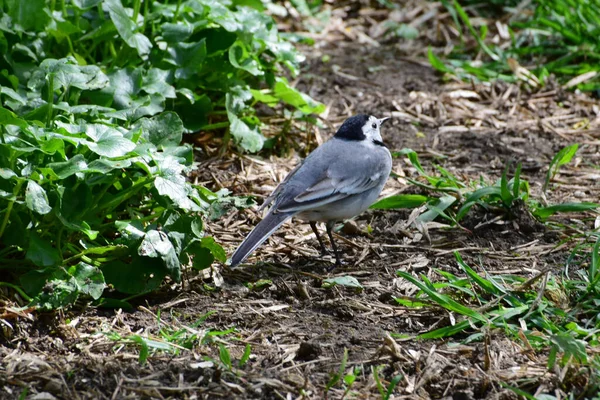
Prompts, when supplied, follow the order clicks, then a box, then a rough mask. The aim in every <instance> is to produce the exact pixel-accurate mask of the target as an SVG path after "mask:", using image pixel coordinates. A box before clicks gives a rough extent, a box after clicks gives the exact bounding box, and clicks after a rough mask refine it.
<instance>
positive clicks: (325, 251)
mask: <svg viewBox="0 0 600 400" xmlns="http://www.w3.org/2000/svg"><path fill="white" fill-rule="evenodd" d="M309 224H310V227H311V228H312V230H313V232H314V233H315V236H316V237H317V240H318V241H319V245H320V246H321V254H327V249H326V248H325V243H323V239H321V235H319V230H318V229H317V223H316V222H314V221H310V222H309Z"/></svg>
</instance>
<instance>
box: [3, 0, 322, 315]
mask: <svg viewBox="0 0 600 400" xmlns="http://www.w3.org/2000/svg"><path fill="white" fill-rule="evenodd" d="M242 3H243V4H242ZM244 4H246V5H244ZM0 9H1V10H2V11H3V14H2V15H3V17H2V22H1V23H0V49H2V54H3V57H1V58H0V99H1V101H2V106H1V107H0V130H1V131H2V135H1V137H0V177H1V178H2V179H1V180H0V210H1V211H0V262H1V263H2V268H3V269H7V270H9V271H10V272H11V274H12V277H13V279H18V281H19V282H20V285H21V286H22V287H23V289H24V291H25V293H26V296H27V297H24V298H25V299H27V298H29V297H32V298H33V302H34V303H35V304H37V305H38V306H41V307H45V308H56V307H61V306H65V305H67V304H70V303H72V302H73V301H75V300H76V299H77V297H78V296H79V295H80V294H83V295H86V296H89V297H91V298H92V299H96V300H97V299H99V298H100V297H101V296H102V295H103V293H104V290H105V288H107V287H110V288H111V289H116V290H117V291H119V292H122V293H125V294H128V295H131V296H130V298H131V297H133V296H136V295H140V294H144V293H148V292H150V291H152V290H154V289H156V288H157V287H158V286H159V285H160V284H161V282H162V281H163V280H164V278H165V277H170V278H171V279H173V280H174V281H179V279H180V276H181V266H182V265H192V266H193V267H194V268H197V269H202V268H206V267H208V266H209V265H210V264H211V263H212V262H213V261H214V260H218V261H221V262H223V261H225V258H226V257H225V253H224V251H223V249H222V248H221V247H220V246H219V245H218V244H217V243H216V242H215V241H214V239H212V238H210V237H207V236H205V235H204V232H203V224H204V222H203V220H204V219H206V218H208V219H214V218H218V217H220V216H221V215H223V214H224V213H225V212H227V210H228V209H229V208H231V207H238V208H243V207H247V206H248V205H250V204H252V202H251V201H250V200H249V199H238V198H233V197H231V196H229V194H228V192H227V191H220V192H217V193H213V192H211V191H210V190H207V189H206V188H203V187H199V186H195V185H192V184H190V183H189V182H187V181H186V179H185V174H186V173H187V172H188V171H189V170H190V169H192V168H193V166H194V164H193V152H192V148H191V146H189V145H181V142H182V138H183V136H184V135H185V134H186V133H189V132H196V131H198V130H202V131H220V132H223V133H224V135H223V139H224V141H223V144H224V145H226V144H227V142H228V141H229V138H232V139H233V141H234V142H235V143H236V144H237V145H238V146H239V147H240V148H241V149H243V150H247V151H258V150H260V149H261V147H262V145H263V143H264V140H265V139H264V137H263V136H262V135H261V134H260V132H259V127H260V125H261V124H262V122H261V121H260V119H259V118H257V116H256V115H255V113H254V109H253V107H252V106H253V105H254V104H255V103H256V102H258V101H263V102H265V103H267V104H269V105H272V106H275V105H276V104H279V103H284V104H287V105H288V107H289V108H290V109H291V110H290V118H307V117H308V116H309V114H310V113H312V112H319V110H322V108H323V107H322V105H320V104H318V103H316V102H315V101H313V100H312V99H310V98H309V97H308V96H306V95H304V94H302V93H300V92H298V91H297V90H296V89H294V88H293V87H291V86H290V85H289V83H288V81H287V80H286V78H285V75H286V74H291V75H292V76H293V75H295V74H297V73H298V65H299V62H300V61H301V60H302V57H301V56H300V55H299V54H298V53H297V52H296V50H295V49H294V47H293V45H292V44H291V42H289V41H287V40H285V39H283V38H282V37H281V36H280V35H279V34H278V31H277V28H276V26H275V23H274V21H273V20H272V18H271V17H269V16H267V15H265V14H264V13H262V11H263V6H262V4H261V3H260V2H237V1H214V0H188V1H177V2H168V1H153V2H149V1H144V2H142V1H140V0H73V1H70V2H65V1H62V2H55V1H52V2H47V1H45V0H31V1H26V2H23V1H5V2H1V3H0ZM284 69H285V70H287V72H286V71H284ZM3 276H4V275H3ZM6 279H8V276H7V278H6ZM4 284H6V283H4ZM102 304H104V305H111V304H117V302H116V301H110V300H108V299H104V300H102ZM118 304H119V306H123V305H126V302H119V303H118Z"/></svg>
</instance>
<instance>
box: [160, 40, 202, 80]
mask: <svg viewBox="0 0 600 400" xmlns="http://www.w3.org/2000/svg"><path fill="white" fill-rule="evenodd" d="M167 52H168V54H169V57H168V58H165V60H164V61H165V62H168V63H170V64H172V65H173V66H175V67H177V68H176V69H175V79H191V78H192V77H193V76H194V75H195V74H198V73H199V72H200V71H201V70H202V68H203V63H204V59H205V58H206V55H207V53H206V40H205V39H204V38H203V39H202V40H200V41H199V42H196V43H185V42H182V43H176V44H174V45H171V46H169V48H168V50H167Z"/></svg>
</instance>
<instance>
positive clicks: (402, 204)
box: [370, 194, 431, 210]
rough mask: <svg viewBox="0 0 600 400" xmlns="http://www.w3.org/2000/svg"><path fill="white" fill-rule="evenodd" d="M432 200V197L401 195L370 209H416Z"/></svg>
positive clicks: (380, 202) (383, 200) (380, 201)
mask: <svg viewBox="0 0 600 400" xmlns="http://www.w3.org/2000/svg"><path fill="white" fill-rule="evenodd" d="M430 200H431V198H430V197H427V196H423V195H420V194H399V195H395V196H389V197H386V198H384V199H381V200H379V201H378V202H377V203H375V204H373V205H372V206H371V207H370V208H372V209H375V210H387V209H397V208H416V207H420V206H422V205H423V204H425V203H426V202H428V201H430Z"/></svg>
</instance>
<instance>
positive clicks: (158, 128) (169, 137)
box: [133, 112, 183, 148]
mask: <svg viewBox="0 0 600 400" xmlns="http://www.w3.org/2000/svg"><path fill="white" fill-rule="evenodd" d="M138 128H141V129H142V137H143V138H145V139H146V140H147V141H149V142H150V143H152V144H153V145H155V146H156V147H158V148H164V147H175V146H178V145H179V144H180V143H181V138H182V135H183V122H181V119H180V118H179V116H178V115H177V114H176V113H174V112H164V113H162V114H159V115H156V116H154V117H152V118H142V119H140V120H139V121H138V122H137V123H136V124H135V125H134V127H133V129H138Z"/></svg>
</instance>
